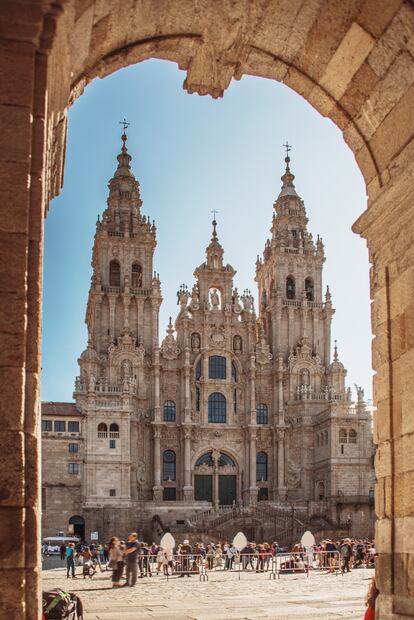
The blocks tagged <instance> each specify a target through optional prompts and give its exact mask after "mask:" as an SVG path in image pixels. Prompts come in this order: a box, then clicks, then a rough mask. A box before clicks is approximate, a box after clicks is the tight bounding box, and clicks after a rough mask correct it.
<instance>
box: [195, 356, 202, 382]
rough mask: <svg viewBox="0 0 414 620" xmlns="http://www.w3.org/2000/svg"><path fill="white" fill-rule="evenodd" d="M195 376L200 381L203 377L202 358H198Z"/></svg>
mask: <svg viewBox="0 0 414 620" xmlns="http://www.w3.org/2000/svg"><path fill="white" fill-rule="evenodd" d="M195 378H196V381H198V380H199V379H200V378H201V360H198V362H197V365H196V369H195Z"/></svg>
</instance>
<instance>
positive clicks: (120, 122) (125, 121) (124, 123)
mask: <svg viewBox="0 0 414 620" xmlns="http://www.w3.org/2000/svg"><path fill="white" fill-rule="evenodd" d="M119 124H120V125H122V127H123V129H124V132H123V134H122V136H121V139H122V142H123V143H124V147H125V142H126V141H127V135H126V130H127V128H128V127H129V126H130V124H131V123H130V122H128V121H127V119H126V118H125V116H124V120H123V121H119Z"/></svg>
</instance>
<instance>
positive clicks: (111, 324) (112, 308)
mask: <svg viewBox="0 0 414 620" xmlns="http://www.w3.org/2000/svg"><path fill="white" fill-rule="evenodd" d="M108 302H109V340H110V342H113V341H114V338H115V303H116V297H115V296H114V295H113V294H112V293H109V294H108Z"/></svg>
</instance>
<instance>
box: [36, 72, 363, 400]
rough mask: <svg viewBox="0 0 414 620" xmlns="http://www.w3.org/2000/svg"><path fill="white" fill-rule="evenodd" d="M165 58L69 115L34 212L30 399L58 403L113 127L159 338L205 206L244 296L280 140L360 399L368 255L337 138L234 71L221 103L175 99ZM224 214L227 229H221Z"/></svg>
mask: <svg viewBox="0 0 414 620" xmlns="http://www.w3.org/2000/svg"><path fill="white" fill-rule="evenodd" d="M184 77H185V74H184V73H183V72H182V71H179V70H178V69H177V67H176V65H174V64H172V63H167V62H162V61H155V60H153V61H147V62H145V63H141V64H138V65H135V66H132V67H128V68H126V69H123V70H121V71H118V72H117V73H115V74H113V75H111V76H109V77H107V78H105V79H104V80H95V81H94V82H92V84H90V85H89V86H88V87H87V89H86V91H85V93H84V95H82V97H81V98H80V99H79V100H78V101H76V103H75V104H74V106H73V107H72V108H71V109H70V111H69V133H68V147H67V154H66V165H65V184H64V188H63V191H62V193H61V195H60V196H59V197H58V198H56V199H55V200H54V201H53V203H52V205H51V209H50V213H49V215H48V218H47V220H46V239H45V258H44V299H43V310H44V311H43V374H42V399H43V400H54V401H59V400H71V398H72V390H73V381H74V377H75V376H76V374H78V366H77V358H78V357H79V355H80V353H81V352H82V351H83V349H84V348H85V346H86V328H85V324H84V317H85V309H86V301H87V294H88V289H89V283H90V277H91V266H90V263H91V251H92V244H93V236H94V233H95V222H96V219H97V215H98V213H99V214H101V213H102V212H103V210H104V209H105V206H106V199H107V191H108V190H107V183H108V181H109V179H110V178H111V176H112V175H113V172H114V170H115V168H116V163H117V162H116V155H117V154H118V152H119V150H120V145H121V141H120V135H121V132H122V130H121V126H120V125H119V123H118V121H120V120H121V119H122V118H123V117H124V116H126V118H127V119H128V120H129V121H130V122H131V126H130V128H129V131H128V149H129V152H130V153H131V155H132V157H133V160H132V168H133V171H134V173H135V176H136V178H137V179H138V180H139V182H140V184H141V197H142V199H143V201H144V205H143V208H142V213H143V214H146V215H150V217H151V219H155V221H156V224H157V227H158V233H157V239H158V247H157V249H156V253H155V268H156V270H157V271H158V272H159V274H160V278H161V283H162V292H163V298H164V302H163V304H162V307H161V317H160V335H161V337H163V336H164V333H165V328H166V326H167V322H168V317H169V316H170V315H172V316H173V318H174V317H175V315H176V312H177V305H176V301H177V300H176V291H177V290H178V287H179V285H180V284H181V283H182V282H184V283H186V284H187V285H188V286H189V287H191V285H192V283H193V275H192V274H193V271H194V268H195V267H196V266H197V265H199V264H200V263H201V262H203V260H204V251H205V247H206V245H207V244H208V243H209V240H210V236H211V219H212V215H211V210H212V209H217V210H218V212H219V213H218V215H217V219H218V222H219V226H218V232H219V238H220V242H221V244H222V245H223V247H224V250H225V262H228V263H230V264H231V265H233V267H234V268H235V269H236V270H237V275H236V278H235V284H236V286H238V288H239V290H243V289H244V288H246V287H247V288H250V289H251V290H252V291H253V292H254V293H256V287H255V282H254V268H255V260H256V255H257V254H259V253H260V254H261V253H262V250H263V247H264V243H265V241H266V238H267V237H268V235H269V229H270V225H271V219H272V209H273V207H272V205H273V202H274V200H275V198H276V197H277V195H278V193H279V190H280V185H281V182H280V176H281V175H282V173H283V169H284V162H283V158H284V151H283V148H282V146H281V145H282V144H283V143H284V142H285V141H286V140H288V141H289V142H290V144H292V146H293V148H292V151H291V169H292V171H293V173H294V174H295V176H296V181H295V184H296V189H297V191H298V193H299V194H300V195H301V196H302V198H303V199H304V200H305V205H306V209H307V214H308V217H309V225H308V226H309V230H310V231H311V232H312V233H313V235H314V236H316V234H320V235H321V236H322V237H323V241H324V244H325V252H326V257H327V260H326V263H325V269H324V285H326V284H329V286H330V289H331V293H332V300H333V305H334V307H335V308H336V314H335V315H334V318H333V329H332V334H333V338H337V339H338V346H339V353H340V357H341V360H342V361H343V363H344V364H345V366H346V367H347V368H348V377H347V381H348V384H350V385H351V386H352V387H353V384H354V383H358V384H359V385H364V386H365V388H366V390H365V394H366V396H367V397H371V375H372V371H371V353H370V346H371V328H370V319H369V312H370V310H369V288H368V253H367V250H366V245H365V241H364V240H362V239H360V238H359V237H357V236H356V235H354V234H353V233H352V231H351V225H352V224H353V222H354V221H355V220H356V218H357V217H358V216H359V215H360V214H361V213H362V211H364V209H365V208H366V192H365V185H364V181H363V178H362V175H361V173H360V171H359V169H358V166H357V164H356V162H355V159H354V156H353V154H352V153H351V151H350V150H349V148H348V147H347V146H346V144H345V142H344V141H343V139H342V135H341V132H340V131H339V130H338V129H337V127H336V126H335V125H334V124H333V123H332V122H331V121H330V120H329V119H326V118H323V117H322V116H320V115H319V113H318V112H316V110H314V109H313V108H312V107H311V106H310V105H309V104H308V103H307V102H306V101H305V100H304V99H303V98H301V97H300V96H299V95H297V94H296V93H294V92H293V91H292V90H290V89H288V88H287V87H286V86H283V85H282V84H279V83H277V82H272V81H269V80H264V79H260V78H253V77H244V78H243V79H242V80H241V81H240V82H233V83H232V84H231V86H230V88H229V89H228V90H227V91H226V92H225V94H224V98H223V99H221V100H218V101H217V100H213V99H211V98H209V97H199V96H197V95H191V96H190V95H188V94H187V93H186V92H185V91H184V90H183V89H182V83H183V80H184ZM236 219H237V223H235V221H236Z"/></svg>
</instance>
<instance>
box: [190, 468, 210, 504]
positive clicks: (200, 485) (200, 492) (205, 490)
mask: <svg viewBox="0 0 414 620" xmlns="http://www.w3.org/2000/svg"><path fill="white" fill-rule="evenodd" d="M194 499H195V500H196V501H204V502H212V501H213V476H204V475H199V474H196V475H195V476H194Z"/></svg>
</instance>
